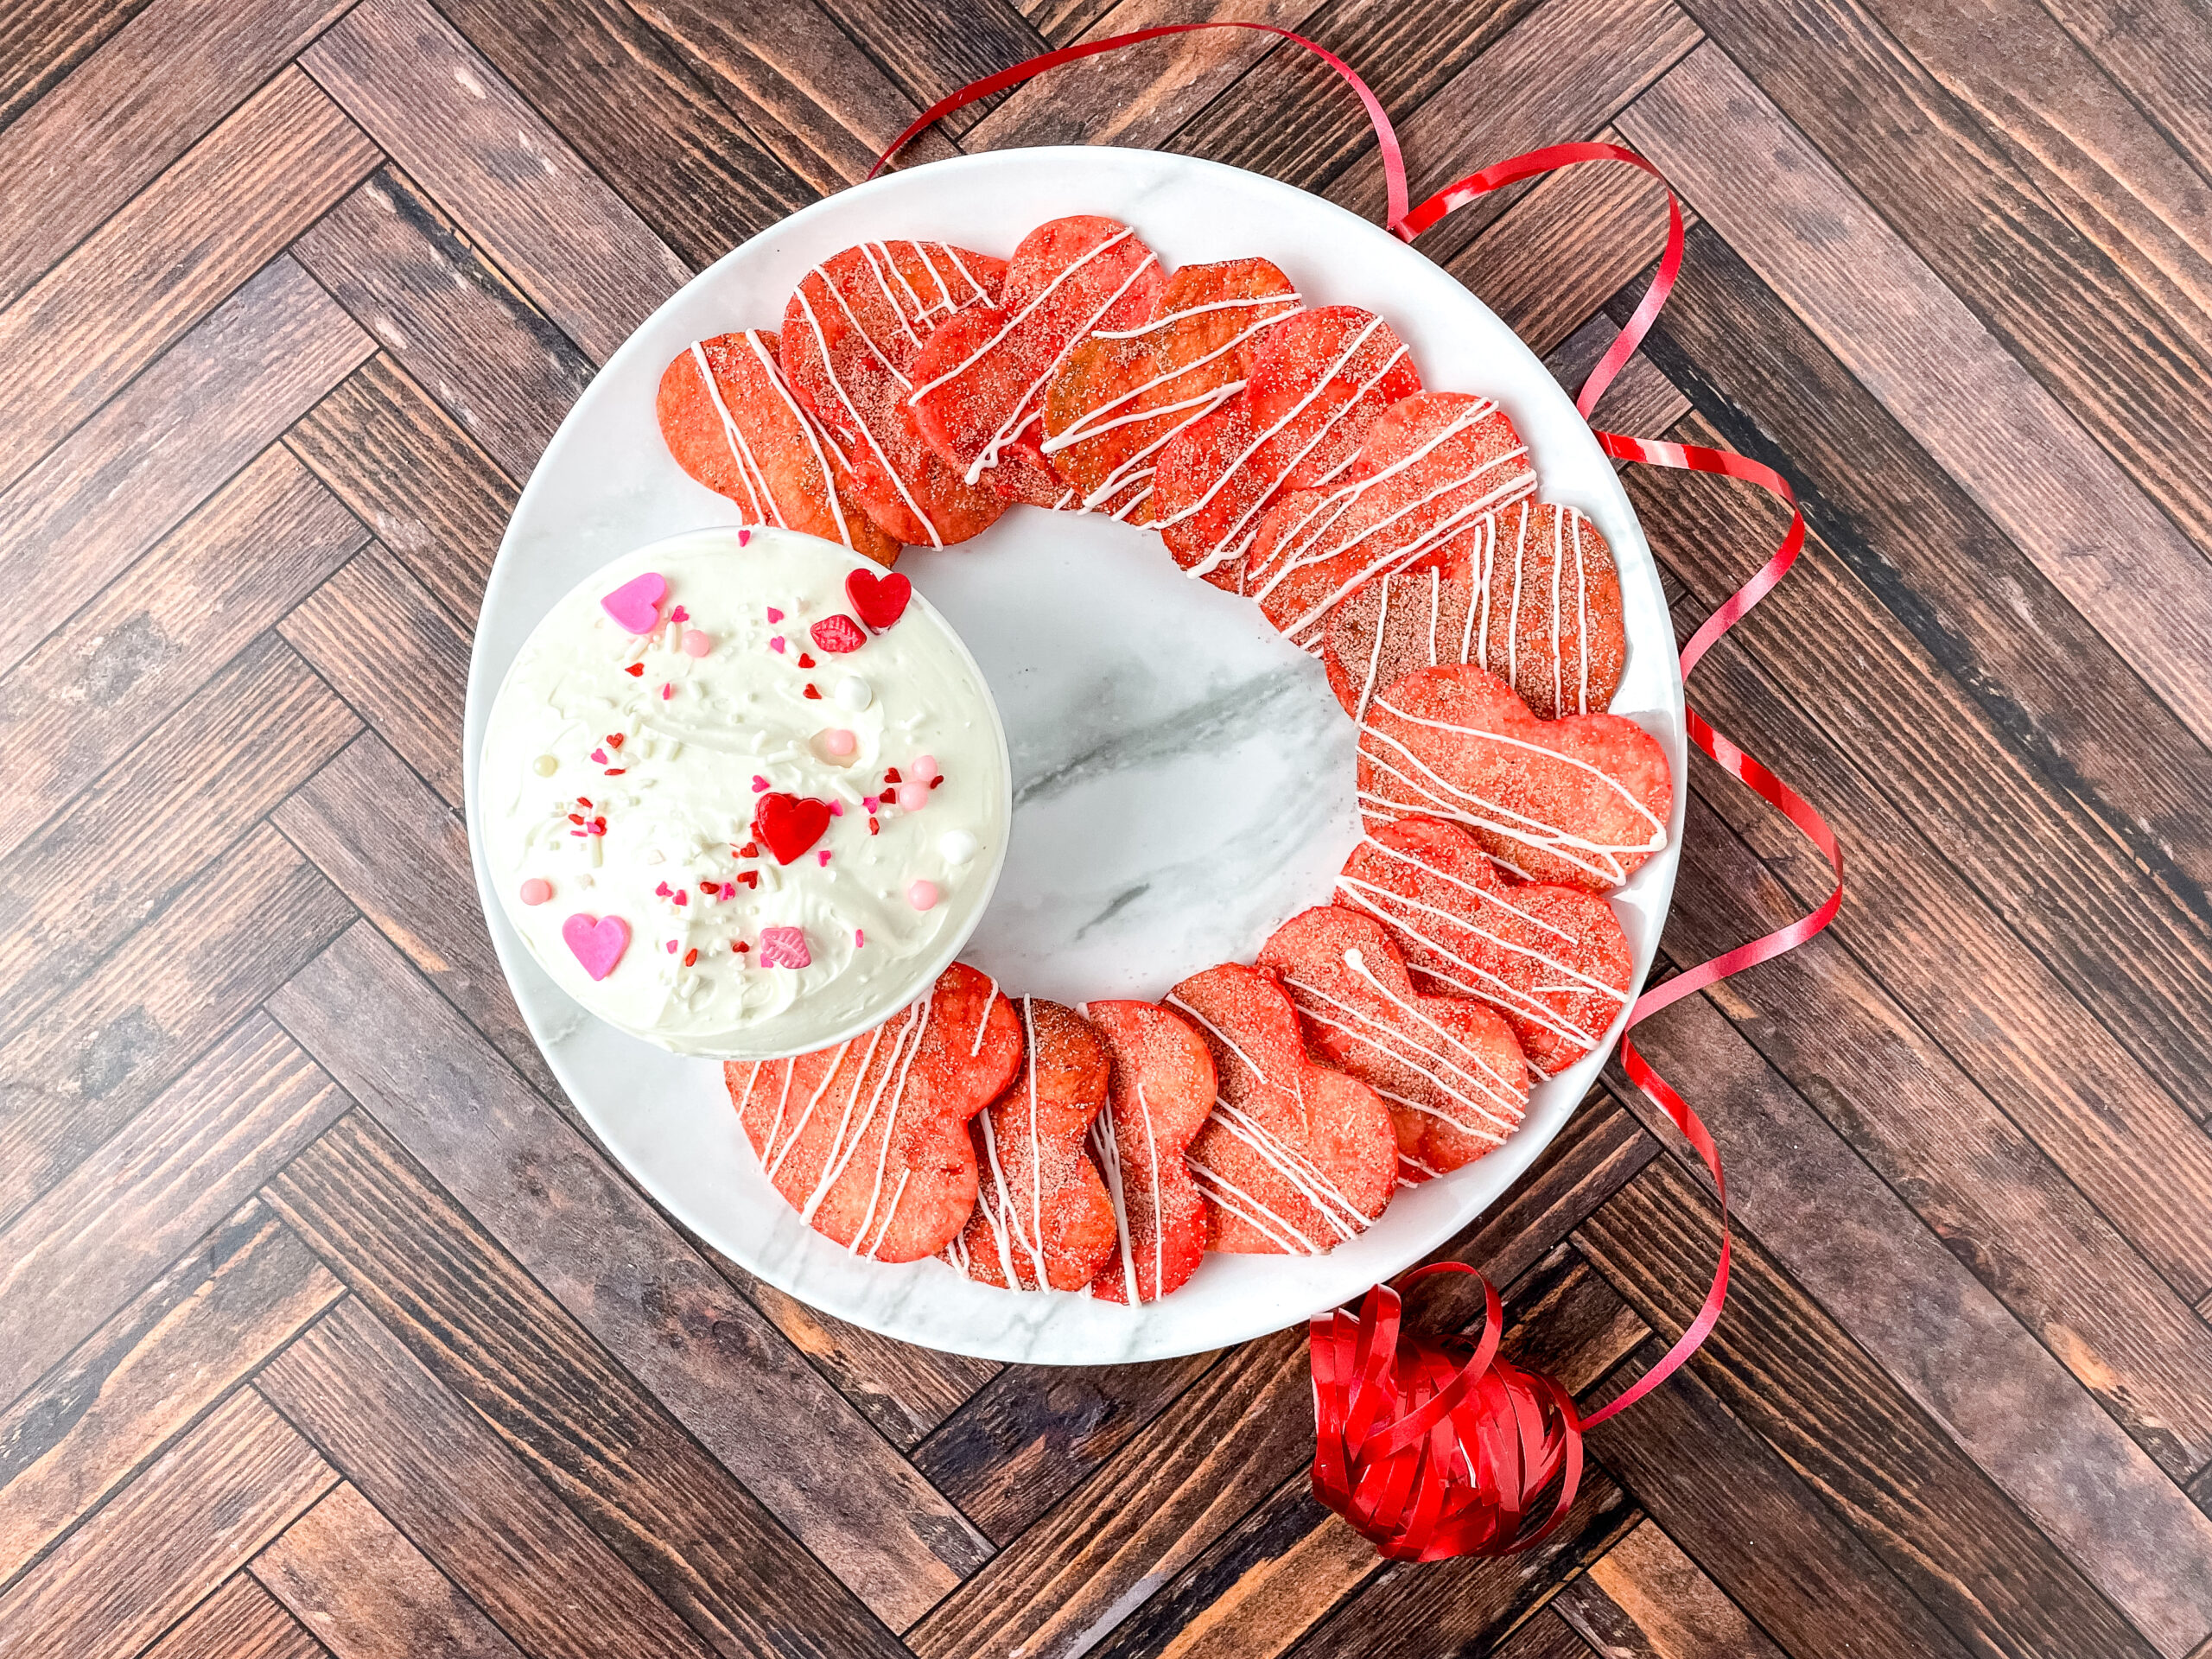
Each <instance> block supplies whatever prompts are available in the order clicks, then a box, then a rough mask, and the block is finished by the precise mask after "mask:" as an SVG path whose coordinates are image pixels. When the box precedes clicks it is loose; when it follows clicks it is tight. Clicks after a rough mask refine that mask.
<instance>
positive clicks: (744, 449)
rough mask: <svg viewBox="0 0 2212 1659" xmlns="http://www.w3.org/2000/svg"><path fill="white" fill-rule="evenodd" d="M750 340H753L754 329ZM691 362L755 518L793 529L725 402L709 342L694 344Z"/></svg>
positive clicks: (694, 341)
mask: <svg viewBox="0 0 2212 1659" xmlns="http://www.w3.org/2000/svg"><path fill="white" fill-rule="evenodd" d="M746 337H747V339H748V340H749V339H751V338H752V332H751V330H749V329H748V330H747V334H746ZM691 363H692V366H693V367H694V368H695V369H696V370H697V372H698V375H699V384H700V385H702V386H704V387H705V388H706V389H707V397H708V399H709V402H711V403H712V404H714V406H715V416H717V417H718V418H719V419H720V420H721V426H722V442H723V443H724V444H725V445H726V446H728V449H729V458H730V459H731V460H732V461H735V462H736V463H737V476H738V481H739V482H741V483H742V484H743V485H744V486H745V493H746V494H747V497H749V498H750V499H751V501H752V511H753V518H756V519H761V520H764V521H766V520H770V519H772V520H773V522H774V523H775V524H776V525H777V526H778V527H779V529H784V530H788V529H790V528H791V526H790V525H789V524H785V522H784V515H783V510H782V509H781V508H780V507H779V506H778V505H776V498H775V496H774V495H773V494H772V493H770V491H769V489H768V477H767V474H766V473H764V472H762V471H761V470H760V462H759V461H757V460H755V459H754V458H753V446H752V445H751V444H749V443H747V442H746V441H745V434H744V433H742V432H741V431H739V430H738V429H737V422H736V419H735V418H734V416H732V415H731V414H730V412H729V405H728V404H726V403H724V402H723V401H722V389H721V387H720V386H719V385H715V371H714V365H711V364H710V363H709V362H708V361H707V348H706V343H705V342H704V341H703V340H693V341H692V342H691Z"/></svg>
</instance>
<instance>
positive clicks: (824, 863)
mask: <svg viewBox="0 0 2212 1659" xmlns="http://www.w3.org/2000/svg"><path fill="white" fill-rule="evenodd" d="M815 857H817V858H818V859H820V860H821V861H822V867H823V868H824V869H827V868H829V854H828V853H826V852H821V853H817V854H816V855H815Z"/></svg>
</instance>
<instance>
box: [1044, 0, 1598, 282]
mask: <svg viewBox="0 0 2212 1659" xmlns="http://www.w3.org/2000/svg"><path fill="white" fill-rule="evenodd" d="M1540 4H1541V0H1395V3H1394V0H1325V3H1324V4H1322V5H1321V6H1320V7H1319V9H1318V10H1315V11H1314V12H1313V15H1312V16H1309V17H1307V18H1306V21H1305V22H1303V23H1302V24H1294V25H1292V27H1294V28H1296V29H1297V30H1298V32H1299V33H1300V34H1301V35H1307V36H1309V37H1310V38H1312V39H1313V40H1316V41H1319V42H1320V43H1321V44H1322V45H1324V46H1325V47H1327V48H1329V49H1330V50H1331V51H1332V52H1334V53H1335V54H1337V55H1338V56H1339V57H1341V58H1343V59H1344V60H1345V61H1346V62H1348V63H1350V64H1351V65H1352V66H1353V67H1355V68H1357V70H1358V71H1359V73H1360V76H1361V78H1362V79H1364V80H1365V81H1366V82H1367V84H1368V85H1369V86H1370V87H1371V88H1372V89H1373V90H1374V92H1375V95H1376V97H1377V98H1378V99H1381V100H1382V101H1383V108H1385V109H1386V110H1388V111H1390V113H1391V115H1392V117H1393V118H1398V119H1402V118H1406V117H1408V116H1410V115H1411V114H1412V113H1413V111H1415V110H1418V109H1419V108H1421V105H1424V104H1426V103H1427V102H1428V100H1429V99H1432V98H1434V97H1435V96H1436V95H1437V94H1438V93H1439V92H1442V91H1443V90H1444V88H1445V87H1446V86H1449V85H1450V84H1451V83H1452V80H1453V79H1455V78H1456V77H1458V76H1459V75H1460V74H1462V73H1465V72H1466V70H1467V69H1468V68H1469V67H1471V66H1472V65H1473V64H1474V63H1475V62H1476V61H1477V60H1479V59H1480V58H1481V57H1482V55H1483V54H1484V53H1487V52H1490V51H1492V50H1495V49H1496V48H1497V45H1498V43H1499V41H1501V40H1503V38H1504V36H1505V35H1507V34H1508V33H1509V32H1510V31H1511V30H1512V29H1515V28H1516V26H1518V25H1519V24H1521V23H1522V22H1523V21H1524V20H1526V19H1527V18H1528V17H1529V15H1530V14H1531V13H1533V12H1534V11H1535V10H1537V8H1538V6H1539V5H1540ZM1073 73H1076V74H1080V73H1082V71H1081V70H1077V71H1074V72H1073ZM1166 148H1168V149H1174V150H1179V151H1180V152H1182V153H1184V154H1185V155H1191V156H1208V157H1211V159H1213V160H1215V161H1217V162H1230V163H1231V164H1233V165H1235V166H1237V167H1243V168H1250V169H1251V170H1252V171H1254V172H1255V173H1265V174H1267V175H1268V176H1270V177H1271V178H1278V179H1283V180H1287V181H1289V182H1290V183H1292V184H1295V185H1297V186H1299V187H1300V188H1301V189H1306V190H1315V191H1318V190H1322V189H1325V188H1327V187H1328V186H1329V184H1330V183H1332V181H1334V180H1335V179H1336V178H1337V177H1338V175H1341V174H1343V173H1344V172H1347V171H1353V172H1357V171H1358V170H1360V169H1362V168H1373V167H1376V166H1377V165H1379V163H1378V162H1377V161H1376V153H1375V130H1374V129H1373V128H1372V127H1371V126H1370V125H1369V124H1368V119H1367V113H1366V111H1364V110H1363V109H1362V108H1361V107H1360V104H1359V100H1358V99H1356V98H1354V97H1353V96H1352V94H1351V90H1350V89H1349V88H1348V87H1346V86H1344V83H1343V81H1342V80H1340V79H1338V76H1337V75H1336V73H1334V72H1333V71H1332V70H1331V69H1330V68H1329V67H1328V66H1326V65H1325V64H1324V63H1322V62H1321V61H1320V60H1319V59H1317V58H1315V57H1314V56H1313V54H1311V53H1309V52H1307V51H1306V49H1305V48H1302V47H1299V46H1296V45H1294V44H1293V43H1291V42H1289V41H1284V42H1282V43H1281V44H1280V45H1275V46H1271V47H1269V48H1268V50H1267V52H1266V54H1265V55H1264V56H1262V58H1261V59H1260V60H1259V61H1258V62H1256V63H1255V64H1254V65H1253V66H1252V67H1251V69H1250V70H1249V71H1248V72H1247V73H1245V74H1243V76H1242V77H1240V78H1239V79H1237V80H1236V81H1235V82H1234V83H1233V84H1231V85H1230V86H1228V87H1227V88H1225V89H1224V91H1223V92H1221V93H1220V94H1219V95H1218V96H1217V97H1216V98H1215V99H1213V100H1212V101H1211V103H1209V104H1208V105H1206V106H1205V108H1204V109H1203V110H1201V111H1198V114H1197V115H1196V116H1194V117H1193V118H1192V119H1191V120H1190V121H1189V122H1188V123H1187V124H1185V125H1184V126H1183V127H1182V128H1181V130H1179V131H1178V132H1176V133H1175V135H1174V136H1173V137H1172V138H1170V139H1169V140H1168V141H1167V144H1166ZM1431 159H1432V158H1431V157H1428V156H1420V155H1416V156H1414V157H1413V158H1412V160H1413V162H1414V165H1416V166H1418V167H1422V168H1426V167H1427V166H1428V165H1429V163H1430V161H1431ZM1586 310H1587V308H1586ZM1580 320H1581V319H1580V318H1577V319H1576V321H1580Z"/></svg>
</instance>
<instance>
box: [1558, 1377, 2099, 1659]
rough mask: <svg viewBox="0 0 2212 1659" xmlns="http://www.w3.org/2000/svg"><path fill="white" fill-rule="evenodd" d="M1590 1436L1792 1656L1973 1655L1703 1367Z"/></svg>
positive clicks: (1641, 1498) (1643, 1501)
mask: <svg viewBox="0 0 2212 1659" xmlns="http://www.w3.org/2000/svg"><path fill="white" fill-rule="evenodd" d="M1664 1351H1665V1346H1664V1344H1663V1343H1662V1341H1660V1340H1658V1339H1656V1338H1655V1339H1654V1340H1653V1341H1651V1342H1649V1343H1647V1344H1644V1347H1643V1351H1642V1352H1641V1353H1640V1354H1638V1356H1637V1359H1636V1361H1635V1362H1634V1363H1632V1364H1631V1365H1630V1367H1629V1368H1628V1369H1627V1370H1624V1371H1623V1372H1621V1373H1620V1374H1618V1376H1617V1377H1616V1378H1614V1379H1611V1380H1609V1381H1608V1383H1606V1385H1605V1387H1604V1388H1602V1389H1600V1390H1599V1395H1598V1398H1609V1397H1611V1395H1613V1394H1614V1393H1617V1392H1618V1389H1621V1388H1624V1387H1625V1386H1627V1383H1628V1382H1629V1381H1630V1379H1631V1378H1633V1377H1635V1376H1639V1375H1641V1374H1642V1373H1643V1371H1644V1370H1647V1369H1649V1365H1650V1363H1651V1362H1652V1361H1654V1360H1656V1358H1657V1357H1659V1356H1660V1355H1661V1354H1662V1353H1663V1352H1664ZM1596 1403H1597V1401H1596V1400H1595V1399H1593V1400H1592V1401H1591V1402H1589V1405H1588V1406H1586V1409H1587V1408H1589V1407H1594V1405H1595V1404H1596ZM1589 1446H1590V1449H1591V1451H1592V1452H1593V1453H1594V1454H1595V1456H1596V1458H1597V1459H1598V1460H1599V1464H1600V1465H1601V1466H1602V1467H1604V1468H1605V1470H1607V1471H1609V1472H1611V1474H1612V1475H1613V1477H1614V1478H1616V1479H1618V1480H1619V1481H1620V1482H1621V1483H1622V1484H1624V1486H1626V1487H1627V1488H1628V1489H1629V1490H1630V1491H1632V1492H1634V1493H1635V1494H1636V1499H1637V1503H1638V1504H1639V1505H1641V1506H1642V1507H1643V1509H1644V1510H1646V1511H1647V1512H1648V1513H1649V1516H1650V1518H1651V1519H1652V1520H1654V1521H1656V1522H1658V1523H1659V1524H1660V1525H1662V1526H1663V1527H1664V1528H1666V1529H1667V1532H1668V1535H1669V1536H1670V1537H1672V1538H1675V1539H1676V1540H1678V1541H1680V1542H1681V1547H1682V1548H1683V1550H1684V1551H1685V1552H1686V1553H1687V1554H1689V1555H1690V1557H1691V1558H1692V1559H1693V1560H1695V1561H1696V1562H1697V1563H1698V1565H1699V1566H1700V1567H1702V1568H1704V1570H1705V1571H1706V1572H1707V1573H1708V1574H1709V1575H1711V1577H1712V1578H1713V1581H1714V1582H1715V1583H1717V1584H1718V1585H1719V1586H1720V1587H1721V1588H1722V1590H1724V1591H1725V1592H1726V1593H1727V1595H1728V1596H1729V1597H1730V1598H1731V1599H1732V1600H1733V1601H1735V1602H1736V1604H1737V1605H1739V1606H1740V1607H1742V1608H1743V1609H1744V1611H1745V1613H1747V1614H1748V1615H1749V1616H1750V1617H1751V1618H1752V1619H1753V1620H1755V1621H1756V1622H1757V1623H1758V1625H1759V1627H1760V1628H1761V1629H1762V1630H1765V1631H1766V1632H1768V1633H1769V1634H1770V1636H1771V1637H1773V1638H1774V1640H1775V1641H1776V1642H1777V1643H1778V1644H1779V1645H1780V1646H1781V1648H1782V1649H1783V1651H1784V1652H1785V1653H1787V1654H1789V1659H1847V1656H1849V1659H1860V1656H1865V1655H1868V1654H1884V1655H1887V1654H1907V1653H1909V1654H1912V1655H1915V1656H1923V1659H1963V1656H1964V1655H1965V1654H1966V1653H1967V1651H1968V1649H1966V1648H1964V1647H1962V1646H1961V1644H1960V1643H1959V1642H1958V1640H1957V1638H1956V1637H1954V1636H1953V1635H1952V1634H1951V1632H1950V1631H1949V1630H1948V1629H1946V1628H1945V1627H1944V1625H1943V1624H1942V1621H1941V1620H1939V1619H1938V1618H1936V1616H1935V1615H1934V1614H1933V1613H1931V1612H1930V1611H1929V1610H1928V1609H1927V1608H1926V1607H1925V1606H1923V1605H1922V1604H1921V1602H1920V1601H1919V1599H1917V1598H1916V1597H1915V1596H1914V1594H1913V1593H1912V1592H1911V1591H1910V1590H1908V1589H1907V1588H1906V1587H1905V1586H1904V1585H1903V1584H1901V1583H1900V1582H1898V1580H1897V1578H1896V1576H1895V1575H1893V1574H1892V1573H1891V1571H1890V1569H1889V1568H1888V1567H1885V1565H1884V1564H1883V1563H1882V1561H1881V1560H1879V1559H1878V1557H1877V1556H1876V1555H1875V1554H1874V1553H1873V1551H1872V1550H1871V1549H1870V1548H1868V1547H1867V1545H1866V1542H1865V1541H1862V1540H1861V1539H1860V1537H1859V1535H1858V1534H1857V1533H1856V1532H1854V1531H1853V1530H1852V1529H1851V1528H1850V1527H1849V1526H1847V1524H1846V1523H1845V1522H1843V1521H1842V1520H1840V1519H1839V1518H1838V1517H1837V1516H1835V1515H1834V1513H1833V1512H1832V1511H1831V1510H1829V1509H1828V1507H1827V1504H1826V1503H1823V1502H1822V1501H1821V1497H1820V1496H1819V1494H1818V1493H1817V1492H1816V1491H1815V1489H1814V1488H1813V1487H1812V1486H1811V1485H1810V1484H1808V1483H1807V1482H1806V1481H1805V1480H1803V1479H1802V1478H1800V1477H1799V1476H1798V1474H1797V1473H1796V1471H1793V1470H1792V1469H1791V1468H1790V1466H1789V1465H1788V1464H1787V1463H1785V1462H1784V1461H1783V1459H1782V1457H1781V1455H1780V1454H1779V1453H1777V1452H1776V1451H1775V1449H1774V1448H1773V1447H1772V1446H1769V1445H1768V1444H1767V1443H1766V1442H1765V1441H1764V1440H1761V1439H1759V1437H1758V1435H1757V1434H1755V1433H1752V1432H1751V1430H1750V1429H1748V1428H1746V1427H1745V1426H1744V1425H1743V1424H1742V1423H1741V1422H1739V1421H1737V1419H1736V1418H1735V1417H1733V1416H1732V1415H1731V1414H1730V1413H1729V1410H1728V1408H1727V1407H1726V1406H1725V1405H1723V1404H1722V1403H1721V1402H1719V1400H1718V1399H1716V1398H1714V1396H1713V1394H1712V1393H1711V1391H1710V1390H1708V1389H1707V1388H1706V1386H1705V1385H1704V1384H1703V1383H1700V1381H1699V1380H1698V1378H1697V1376H1696V1375H1695V1373H1694V1372H1693V1371H1690V1370H1683V1371H1680V1372H1677V1373H1676V1374H1675V1376H1674V1377H1672V1378H1671V1379H1669V1382H1668V1383H1667V1384H1666V1386H1665V1387H1663V1388H1661V1389H1655V1390H1654V1391H1653V1392H1652V1393H1650V1394H1648V1395H1645V1396H1644V1397H1643V1399H1641V1400H1639V1401H1638V1402H1637V1403H1636V1405H1635V1406H1634V1407H1633V1408H1630V1410H1629V1411H1628V1412H1626V1413H1624V1414H1623V1415H1621V1416H1619V1417H1616V1418H1614V1419H1612V1420H1611V1421H1609V1422H1605V1423H1601V1424H1600V1425H1599V1427H1597V1428H1595V1429H1593V1430H1592V1431H1591V1434H1590V1440H1589ZM2129 1650H2131V1649H2120V1651H2122V1652H2126V1651H2129ZM1978 1651H1986V1649H1982V1650H1978Z"/></svg>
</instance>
